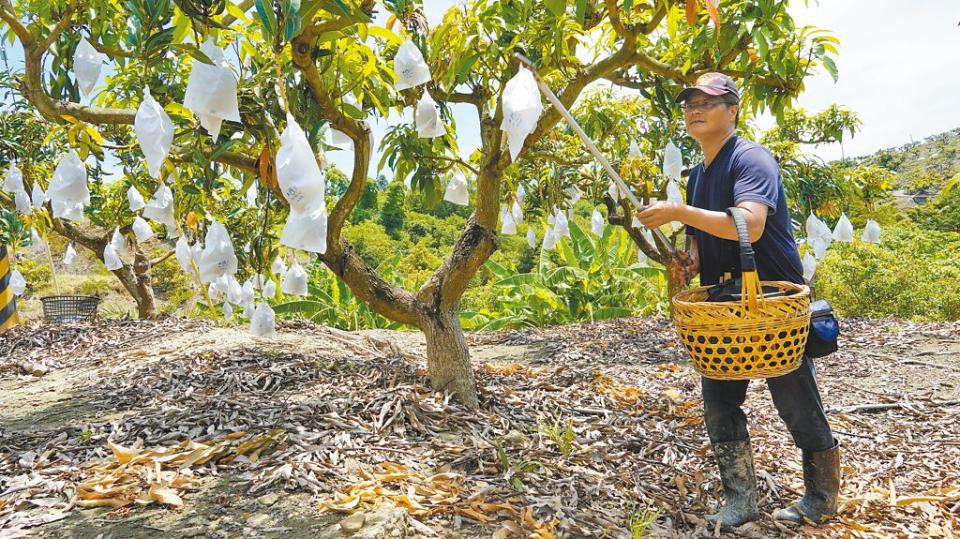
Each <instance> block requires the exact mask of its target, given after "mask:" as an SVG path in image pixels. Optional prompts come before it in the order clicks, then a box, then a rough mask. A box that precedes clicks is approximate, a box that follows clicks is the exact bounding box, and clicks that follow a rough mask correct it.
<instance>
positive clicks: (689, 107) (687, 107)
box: [680, 98, 740, 112]
mask: <svg viewBox="0 0 960 539" xmlns="http://www.w3.org/2000/svg"><path fill="white" fill-rule="evenodd" d="M717 105H736V106H740V103H739V102H736V103H731V102H729V101H727V100H725V99H722V98H721V99H704V100H703V101H699V102H696V103H690V102H689V101H684V102H683V104H681V105H680V108H681V109H683V112H693V111H696V110H701V111H704V112H706V111H708V110H711V109H713V108H714V107H716V106H717Z"/></svg>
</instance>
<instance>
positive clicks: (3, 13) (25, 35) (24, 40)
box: [0, 0, 33, 49]
mask: <svg viewBox="0 0 960 539" xmlns="http://www.w3.org/2000/svg"><path fill="white" fill-rule="evenodd" d="M0 19H2V20H3V21H4V22H6V23H7V24H9V25H10V28H12V29H13V33H14V34H16V36H17V39H19V40H20V43H21V44H22V45H23V47H24V49H26V48H27V47H28V46H30V47H32V46H33V35H32V34H30V31H29V30H27V28H26V27H25V26H24V25H23V24H22V23H21V22H20V19H17V16H16V15H15V14H14V13H13V6H11V5H10V2H9V0H3V1H2V2H0Z"/></svg>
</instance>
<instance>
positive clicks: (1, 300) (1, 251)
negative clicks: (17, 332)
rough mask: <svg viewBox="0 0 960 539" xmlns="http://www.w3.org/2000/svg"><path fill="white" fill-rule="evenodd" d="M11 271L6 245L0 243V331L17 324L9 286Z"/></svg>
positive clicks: (11, 290) (11, 289) (15, 308)
mask: <svg viewBox="0 0 960 539" xmlns="http://www.w3.org/2000/svg"><path fill="white" fill-rule="evenodd" d="M11 271H12V270H11V269H10V257H9V252H8V251H7V246H6V245H4V244H0V333H3V332H4V331H6V330H8V329H10V328H12V327H13V326H15V325H17V301H16V298H14V296H13V288H12V287H11V286H10V275H11Z"/></svg>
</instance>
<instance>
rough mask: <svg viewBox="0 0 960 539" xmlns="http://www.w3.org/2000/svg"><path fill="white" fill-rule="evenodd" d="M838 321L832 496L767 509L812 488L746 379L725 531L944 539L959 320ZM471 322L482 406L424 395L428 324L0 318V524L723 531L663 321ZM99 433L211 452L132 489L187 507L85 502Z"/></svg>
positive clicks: (444, 533) (106, 452) (699, 432)
mask: <svg viewBox="0 0 960 539" xmlns="http://www.w3.org/2000/svg"><path fill="white" fill-rule="evenodd" d="M843 328H844V331H843V337H842V338H843V340H842V343H841V351H840V352H839V353H837V354H834V355H832V356H830V357H828V358H824V359H821V360H818V361H817V369H818V372H819V376H820V380H821V392H822V396H823V400H824V403H825V404H826V406H827V407H828V411H829V417H830V420H831V424H832V425H833V427H834V429H835V431H836V434H837V437H838V438H839V439H840V440H841V443H842V444H843V453H842V462H843V475H844V484H843V488H842V492H841V511H840V514H839V515H838V517H837V518H836V519H834V520H833V521H832V522H831V523H830V524H828V525H826V526H823V527H820V528H813V527H810V526H785V525H782V524H779V523H775V522H774V521H772V519H771V518H770V517H769V514H770V513H772V511H773V510H774V509H776V508H778V507H780V506H782V505H783V504H785V503H788V502H789V501H790V500H792V499H793V498H794V497H795V496H796V495H797V493H798V492H801V491H802V482H801V476H800V462H799V452H798V451H797V450H796V449H795V448H794V447H793V445H792V442H791V440H790V438H789V434H788V433H787V431H786V429H785V428H784V427H783V424H782V423H781V422H780V420H779V418H778V417H777V414H776V411H775V409H774V408H773V406H772V404H771V402H770V398H769V394H768V393H767V392H766V389H765V384H763V383H761V382H754V383H752V384H751V387H750V391H749V395H748V399H747V410H748V416H749V417H750V428H751V434H752V437H753V441H754V452H755V455H756V461H757V462H756V467H757V472H758V479H759V482H760V489H761V510H762V512H763V513H764V514H765V516H764V518H763V519H762V520H761V521H759V522H756V523H752V524H748V525H747V526H744V527H742V528H741V529H739V530H736V534H737V535H740V536H753V537H782V536H804V537H810V536H817V537H820V536H822V537H891V536H895V537H955V536H956V535H957V533H958V531H960V421H958V420H960V331H958V330H960V324H916V323H911V322H907V321H901V320H893V319H885V320H879V321H862V320H845V321H843ZM468 340H469V342H470V345H471V354H472V359H473V361H474V364H475V367H476V372H477V376H478V386H479V388H480V395H481V409H480V410H479V411H478V412H476V413H472V412H468V411H466V410H464V409H462V408H461V407H459V406H458V405H457V404H456V402H454V401H452V400H450V399H449V398H447V397H446V396H445V395H443V394H437V393H434V392H432V391H431V390H430V389H429V384H428V382H427V379H426V377H425V375H426V371H425V368H424V365H425V360H424V348H423V340H422V337H421V335H420V334H419V333H410V332H392V331H383V330H376V331H365V332H357V333H346V332H342V331H339V330H335V329H330V328H324V327H317V326H313V325H311V324H307V323H285V324H283V325H281V328H280V331H279V334H278V336H277V337H276V338H273V339H256V338H253V337H251V336H249V335H248V333H247V332H246V331H245V329H244V328H225V327H217V326H215V325H211V324H209V323H203V322H196V321H187V320H178V319H165V320H161V321H157V322H133V321H113V322H104V323H101V324H99V325H96V326H81V327H70V328H51V327H48V326H41V325H36V324H35V325H31V326H28V327H24V328H18V329H16V330H15V331H13V332H10V333H8V334H6V335H3V336H0V538H3V539H6V538H12V537H21V536H23V537H26V536H36V537H77V538H87V537H89V538H95V537H99V538H106V537H331V538H332V537H347V536H350V537H457V538H460V537H491V536H494V537H544V538H545V537H600V536H606V537H639V536H641V534H643V533H646V534H650V535H653V536H663V537H700V536H707V537H709V536H720V535H723V536H731V534H728V533H721V532H720V531H719V530H715V529H712V528H711V527H708V526H707V525H706V523H705V522H704V521H703V520H702V515H703V513H704V512H705V511H708V510H712V509H713V508H714V507H715V506H716V503H717V501H718V500H719V492H720V490H719V481H718V480H717V478H716V470H715V467H714V466H713V464H712V456H711V453H710V451H709V444H708V443H707V441H706V434H705V432H704V429H703V424H702V417H701V415H700V407H701V402H700V396H699V381H698V378H697V376H696V375H695V373H694V372H693V371H692V369H691V368H690V367H689V365H688V364H687V363H686V360H685V358H684V356H683V353H682V350H681V349H680V348H679V346H678V345H677V344H676V342H675V334H674V332H673V330H672V328H671V326H670V324H669V321H668V320H665V319H663V318H646V319H625V320H618V321H614V322H607V323H600V324H585V325H576V326H563V327H558V328H549V329H544V330H525V331H505V332H497V333H482V334H472V335H469V336H468ZM108 442H110V443H113V444H118V446H120V447H121V448H132V449H131V450H132V451H134V452H140V454H143V455H145V454H146V453H147V452H148V450H161V449H164V448H167V449H169V448H175V447H181V448H182V447H188V449H193V448H197V447H200V448H201V449H204V448H208V447H209V448H211V449H210V452H211V454H214V449H216V452H215V456H214V457H211V458H210V460H205V461H203V462H202V463H198V462H194V463H192V464H191V465H185V464H187V463H183V464H180V465H179V466H171V465H170V463H171V462H182V461H170V460H167V461H164V459H163V458H158V459H157V461H156V462H154V461H150V462H151V463H150V466H148V467H152V466H155V471H154V468H151V469H150V470H148V471H147V472H146V474H145V475H140V476H136V477H135V480H134V481H133V483H131V484H132V485H133V486H131V487H130V488H135V489H142V490H143V491H144V492H146V489H147V487H148V486H149V485H154V484H155V483H156V484H157V485H159V484H161V483H162V482H163V481H164V479H163V478H164V477H166V478H168V479H169V478H171V477H177V480H174V481H173V483H172V484H170V485H169V487H170V488H172V489H174V490H175V491H176V493H177V494H178V495H179V496H178V498H177V499H179V500H180V501H181V502H182V503H161V502H160V501H158V500H159V498H158V499H154V500H153V501H152V503H147V502H150V501H151V500H149V499H146V498H142V499H141V500H140V501H139V502H134V503H129V504H127V505H124V506H122V507H117V508H115V507H112V506H111V507H95V508H84V507H81V505H84V503H87V504H89V502H90V499H92V498H95V499H107V498H109V497H110V495H108V494H109V490H110V488H109V487H110V485H109V484H108V483H106V482H103V483H98V484H97V487H96V489H99V490H96V491H95V492H96V493H95V494H91V493H90V492H88V491H84V484H87V483H90V482H91V481H93V480H98V479H97V478H98V477H100V476H101V475H102V474H103V473H106V472H104V470H112V471H116V470H118V469H122V468H123V466H121V465H120V463H119V459H120V458H121V457H120V453H117V450H115V449H111V446H110V445H108ZM189 444H194V445H189ZM196 444H203V445H196ZM244 447H248V448H249V447H257V449H256V450H255V451H252V452H251V451H250V450H249V449H247V450H244V449H243V448H244ZM188 449H184V450H183V451H184V452H185V453H186V452H187V451H188ZM169 450H170V451H173V449H169ZM244 451H246V452H244ZM170 454H171V455H172V453H170ZM144 458H145V457H144ZM171 458H172V456H171ZM131 473H132V472H131ZM98 474H100V475H98ZM113 477H114V478H115V477H118V476H116V475H115V476H113ZM85 482H86V483H85ZM94 482H96V481H94ZM158 482H159V483H158ZM169 483H170V481H169V480H167V482H166V483H163V484H164V485H168V484H169ZM138 485H139V486H138ZM175 485H179V486H176V487H175V488H174V486H175ZM151 488H152V487H151ZM81 491H84V492H86V494H84V496H86V498H84V497H83V496H79V495H78V493H79V492H81ZM129 492H130V491H126V494H124V495H125V496H128V497H129V499H128V500H127V501H129V500H131V499H132V496H133V495H131V494H129ZM151 492H152V491H151ZM85 499H86V500H87V501H86V502H83V500H85ZM114 499H119V498H114ZM141 502H142V503H141ZM123 503H127V502H126V501H125V502H123ZM344 520H346V522H344ZM361 520H362V522H360V521H361ZM358 524H359V526H357V525H358ZM351 525H353V526H354V527H359V531H357V532H356V533H353V534H348V533H347V532H346V531H345V530H351V529H353V528H350V526H351Z"/></svg>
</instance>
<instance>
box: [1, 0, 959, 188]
mask: <svg viewBox="0 0 960 539" xmlns="http://www.w3.org/2000/svg"><path fill="white" fill-rule="evenodd" d="M458 3H459V2H457V1H455V0H425V1H424V9H425V12H426V15H427V19H428V20H429V22H430V24H431V25H434V24H437V23H438V22H439V21H440V20H441V18H442V16H443V13H445V12H446V10H447V9H449V8H450V7H452V6H454V5H456V4H458ZM722 5H723V4H722V3H721V8H722ZM790 12H791V14H792V15H793V16H794V18H795V20H796V21H797V23H798V24H799V25H813V26H817V27H820V28H826V29H829V30H832V31H833V32H834V34H835V35H836V36H837V37H838V38H839V40H840V54H839V56H838V57H837V66H838V68H839V71H840V78H839V81H838V82H837V83H834V82H833V80H832V79H831V77H830V76H829V75H828V74H827V73H826V72H825V71H822V70H821V71H819V72H817V73H815V74H814V75H813V76H812V77H809V78H808V79H807V81H806V91H805V92H804V93H803V94H802V95H801V96H800V97H799V99H798V104H799V106H801V107H803V108H805V109H806V110H807V111H808V112H817V111H819V110H822V109H824V108H826V107H828V106H829V105H831V104H834V103H837V104H840V105H843V106H846V107H847V108H849V109H851V110H853V111H854V112H856V113H857V114H859V115H860V119H861V120H862V121H863V126H862V128H861V131H860V132H859V133H857V134H856V136H854V137H853V138H852V139H848V140H845V141H844V143H843V146H842V148H841V146H840V145H839V144H833V145H821V146H819V147H811V148H808V151H809V152H810V153H813V154H815V155H818V156H820V157H822V158H824V159H825V160H833V159H837V158H840V157H841V156H844V155H845V156H847V157H853V156H858V155H865V154H870V153H873V152H875V151H877V150H879V149H883V148H889V147H895V146H900V145H903V144H905V143H908V142H911V141H918V140H922V139H923V138H925V137H928V136H930V135H934V134H937V133H941V132H944V131H948V130H950V129H955V128H957V127H960V102H958V98H957V95H960V91H958V88H960V69H958V63H960V60H958V58H960V54H958V53H960V26H958V22H960V2H958V1H957V0H919V1H912V2H908V1H905V0H823V1H821V2H817V1H816V0H809V2H804V1H803V0H794V1H793V2H792V4H791V7H790ZM379 18H380V19H385V16H384V15H383V14H382V13H381V15H380V17H379ZM380 22H381V23H382V20H380ZM18 49H19V48H18V47H14V48H9V47H8V48H7V55H8V56H9V57H10V61H11V64H12V67H19V66H22V52H20V51H19V50H18ZM451 106H452V108H453V114H454V116H455V119H456V122H457V139H458V143H459V145H460V150H461V154H462V155H468V154H469V153H470V152H472V151H473V149H475V148H476V147H477V146H478V144H479V126H478V123H477V118H476V113H475V110H474V109H473V108H472V107H471V106H470V105H466V104H452V105H451ZM400 121H408V122H409V121H412V114H411V110H410V109H408V110H406V111H405V113H404V114H403V115H395V116H393V117H391V118H388V119H387V120H386V121H379V122H375V123H374V124H373V126H372V127H373V133H374V139H375V140H374V145H375V147H376V146H378V145H379V142H380V140H381V138H382V136H383V133H384V132H385V130H386V128H387V126H388V125H389V124H392V123H396V122H400ZM773 123H774V120H773V118H771V117H769V116H768V117H764V118H760V119H759V120H758V124H759V125H760V126H761V127H769V126H772V125H773ZM328 157H329V158H330V160H331V161H332V162H333V163H335V164H336V165H337V166H339V167H340V168H341V169H342V170H343V171H344V172H346V173H348V174H349V173H350V170H351V169H352V154H351V152H350V151H334V152H330V153H329V155H328ZM373 162H374V163H377V162H378V156H375V158H374V161H373ZM375 172H376V171H375V170H371V173H375ZM388 175H389V172H388Z"/></svg>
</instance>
